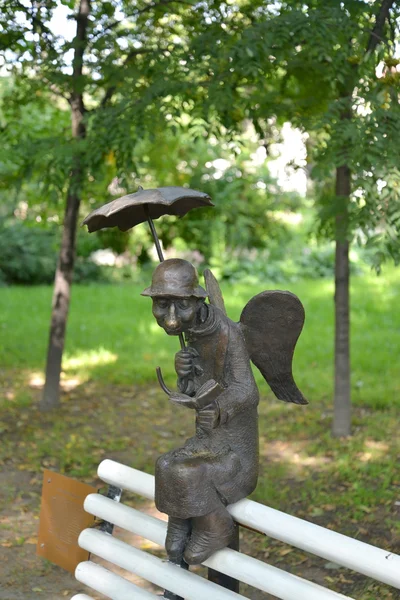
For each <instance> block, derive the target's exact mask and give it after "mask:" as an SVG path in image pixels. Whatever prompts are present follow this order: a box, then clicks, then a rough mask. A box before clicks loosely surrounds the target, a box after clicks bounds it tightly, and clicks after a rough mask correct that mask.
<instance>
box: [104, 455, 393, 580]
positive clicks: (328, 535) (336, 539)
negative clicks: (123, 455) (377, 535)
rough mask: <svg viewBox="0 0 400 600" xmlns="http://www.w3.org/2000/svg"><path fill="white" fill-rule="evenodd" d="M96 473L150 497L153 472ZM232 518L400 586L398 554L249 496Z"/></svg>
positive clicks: (109, 468) (108, 465)
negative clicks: (284, 511) (265, 504)
mask: <svg viewBox="0 0 400 600" xmlns="http://www.w3.org/2000/svg"><path fill="white" fill-rule="evenodd" d="M98 476H99V477H100V479H102V480H103V481H105V482H106V483H109V484H112V485H117V486H118V487H121V488H123V489H126V490H129V491H131V492H134V493H136V494H140V495H142V496H144V497H146V498H149V499H151V500H153V499H154V476H152V475H149V474H148V473H143V472H141V471H138V470H137V469H133V468H131V467H127V466H125V465H121V464H120V463H117V462H115V461H112V460H108V459H107V460H104V461H103V462H101V463H100V465H99V468H98ZM228 510H229V512H230V513H231V515H232V516H233V517H234V519H235V521H237V522H238V523H240V524H241V525H247V526H248V527H251V528H252V529H256V530H257V531H260V532H261V533H264V534H266V535H268V536H270V537H273V538H275V539H278V540H280V541H282V542H285V543H287V544H291V545H293V546H296V547H297V548H300V549H302V550H305V551H306V552H310V553H312V554H315V555H317V556H320V557H322V558H326V559H327V560H330V561H332V562H335V563H337V564H339V565H342V566H344V567H347V568H349V569H352V570H354V571H357V572H358V573H362V574H364V575H367V576H368V577H372V578H373V579H376V580H378V581H382V582H383V583H387V584H389V585H392V586H394V587H397V588H400V556H398V555H397V554H393V553H391V552H387V551H385V550H382V549H381V548H376V547H375V546H371V545H370V544H366V543H364V542H360V541H358V540H355V539H353V538H350V537H348V536H345V535H342V534H341V533H336V532H334V531H331V530H329V529H325V528H324V527H320V526H319V525H314V524H313V523H310V522H308V521H304V520H302V519H299V518H297V517H293V516H291V515H287V514H286V513H283V512H281V511H279V510H275V509H273V508H269V507H268V506H264V505H262V504H259V503H257V502H253V501H252V500H247V499H244V500H240V501H239V502H237V503H236V504H232V505H230V506H229V507H228Z"/></svg>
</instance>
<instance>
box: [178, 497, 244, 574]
mask: <svg viewBox="0 0 400 600" xmlns="http://www.w3.org/2000/svg"><path fill="white" fill-rule="evenodd" d="M234 534H235V524H234V522H233V519H232V517H231V515H230V514H229V513H228V511H227V510H226V508H225V507H224V506H222V505H221V508H217V509H216V510H214V511H213V512H211V513H208V515H204V516H203V517H194V518H192V535H191V537H190V540H189V542H188V544H187V545H186V549H185V553H184V555H183V556H184V559H185V561H186V562H187V563H188V564H189V565H199V564H200V563H203V562H204V561H205V560H207V558H209V557H210V556H211V555H212V554H214V552H216V551H217V550H221V549H222V548H226V546H229V544H230V543H231V542H232V541H233V539H234Z"/></svg>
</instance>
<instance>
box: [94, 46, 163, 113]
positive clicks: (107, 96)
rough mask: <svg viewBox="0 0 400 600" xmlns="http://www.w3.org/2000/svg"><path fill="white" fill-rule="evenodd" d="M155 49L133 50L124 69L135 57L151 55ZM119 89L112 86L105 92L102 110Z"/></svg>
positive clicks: (124, 62) (126, 58)
mask: <svg viewBox="0 0 400 600" xmlns="http://www.w3.org/2000/svg"><path fill="white" fill-rule="evenodd" d="M155 51H156V50H155V49H154V48H132V50H131V51H130V52H128V54H127V55H126V57H125V60H124V61H123V63H122V67H124V66H126V65H127V64H128V63H129V61H130V60H131V59H132V58H134V57H135V56H139V55H140V54H149V53H150V52H155ZM116 89H117V86H116V85H111V86H110V87H109V88H108V89H107V90H106V92H105V94H104V96H103V99H102V101H101V103H100V108H104V107H105V106H106V104H107V103H108V102H109V101H110V100H111V98H112V97H113V95H114V93H115V91H116Z"/></svg>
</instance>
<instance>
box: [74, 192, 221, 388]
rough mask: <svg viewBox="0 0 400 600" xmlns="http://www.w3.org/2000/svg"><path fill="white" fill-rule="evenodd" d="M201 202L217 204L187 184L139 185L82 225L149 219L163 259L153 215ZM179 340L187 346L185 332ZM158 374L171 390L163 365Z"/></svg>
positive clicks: (127, 225) (125, 225)
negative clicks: (169, 185) (164, 376)
mask: <svg viewBox="0 0 400 600" xmlns="http://www.w3.org/2000/svg"><path fill="white" fill-rule="evenodd" d="M200 206H214V204H213V203H212V202H211V198H210V196H209V195H208V194H205V193H204V192H198V191H197V190H191V189H189V188H184V187H160V188H155V189H150V190H144V189H143V188H142V187H139V190H138V191H137V192H135V193H134V194H127V195H126V196H122V198H117V199H116V200H112V201H111V202H108V203H107V204H104V205H103V206H100V208H96V209H95V210H93V211H92V212H91V213H90V214H89V215H88V216H87V217H86V218H85V219H84V221H83V223H82V225H87V227H88V230H89V232H90V233H92V232H93V231H98V230H99V229H104V228H106V227H118V228H119V229H120V230H121V231H128V229H131V228H132V227H135V226H136V225H138V224H139V223H143V222H144V221H147V222H148V224H149V226H150V231H151V234H152V236H153V240H154V243H155V246H156V249H157V254H158V258H159V260H160V262H163V261H164V256H163V253H162V249H161V244H160V240H159V239H158V235H157V232H156V229H155V227H154V223H153V219H158V218H159V217H161V216H162V215H176V216H179V217H183V216H184V215H186V213H188V212H189V211H190V210H191V209H192V208H198V207H200ZM179 341H180V344H181V348H182V349H184V348H185V340H184V337H183V335H182V334H180V335H179ZM157 376H158V380H159V382H160V385H161V387H162V388H163V390H164V391H165V392H166V393H170V391H169V390H168V388H167V387H166V385H165V383H164V381H163V378H162V375H161V371H160V369H159V368H157Z"/></svg>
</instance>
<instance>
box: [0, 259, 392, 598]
mask: <svg viewBox="0 0 400 600" xmlns="http://www.w3.org/2000/svg"><path fill="white" fill-rule="evenodd" d="M143 287H144V286H143ZM276 287H281V288H282V289H287V288H288V289H290V290H291V291H292V292H294V293H296V294H297V295H298V296H299V298H300V299H301V300H302V302H303V304H304V306H305V310H306V324H305V328H304V331H303V333H302V335H301V337H300V339H299V342H298V346H297V349H296V354H295V368H294V371H295V377H296V380H297V382H298V384H299V386H300V387H301V389H302V390H303V391H304V393H305V395H306V396H307V397H308V399H309V400H310V404H309V405H308V406H306V407H298V406H294V405H287V404H285V403H282V402H279V401H277V400H276V399H274V397H273V396H272V394H271V392H270V391H269V388H268V386H267V385H266V383H265V382H264V381H263V380H261V377H258V380H259V383H260V392H261V394H262V398H261V401H260V407H259V414H260V423H259V430H260V478H259V484H258V487H257V490H256V492H255V493H254V498H255V499H256V500H258V501H260V502H262V503H264V504H268V505H270V506H273V507H275V508H278V509H280V510H283V511H287V512H289V513H291V514H295V515H296V516H299V517H303V518H306V519H308V520H311V521H313V522H315V523H318V524H321V525H323V526H325V527H331V528H332V529H334V530H336V531H340V532H342V533H345V534H347V535H351V536H354V537H357V538H359V539H362V540H365V541H368V542H369V543H372V544H376V545H378V546H381V547H385V548H386V549H388V550H389V551H392V552H399V548H400V530H399V525H398V519H397V518H396V511H397V512H398V507H397V508H396V504H395V502H396V501H398V497H399V496H398V494H399V491H400V479H399V475H398V457H399V455H400V437H399V435H398V416H399V408H400V395H399V391H400V371H399V359H398V357H399V339H400V338H399V334H400V311H399V310H398V308H397V304H398V297H399V295H400V272H399V271H396V270H395V269H391V270H387V272H386V273H385V274H384V275H382V276H381V277H376V276H375V275H373V274H370V275H368V276H363V277H353V280H352V289H351V297H352V315H351V320H352V399H353V404H354V410H353V436H352V437H351V438H349V439H346V440H338V439H333V438H332V437H331V435H330V429H331V421H332V387H333V386H332V377H333V367H332V365H333V284H332V282H330V281H327V280H318V281H315V280H313V281H298V282H296V283H293V284H290V285H282V286H275V285H269V284H268V282H265V283H263V284H260V285H258V286H252V287H249V286H235V287H232V286H229V285H227V286H225V287H224V294H225V298H226V303H227V309H228V313H229V315H230V316H231V317H232V318H233V319H238V318H239V315H240V312H241V310H242V308H243V306H244V305H245V303H246V302H247V300H248V299H250V298H251V297H252V296H253V295H254V294H256V293H258V292H260V291H262V290H263V289H268V288H271V289H274V288H276ZM141 290H142V288H141V287H139V286H136V285H128V284H125V285H90V286H75V287H74V289H73V296H72V304H71V313H70V319H69V324H68V335H67V344H66V352H65V360H64V374H63V377H64V380H65V381H66V383H69V384H70V388H69V389H67V391H64V393H63V395H62V403H61V407H60V408H59V409H58V411H57V412H55V413H46V414H41V413H39V411H38V410H37V402H38V399H39V397H40V388H39V389H35V388H34V387H32V384H34V383H35V380H37V378H38V376H39V375H40V374H41V373H42V370H43V366H44V360H45V353H46V345H47V335H48V324H49V318H50V304H51V289H50V287H36V288H23V287H12V288H0V379H1V383H0V437H1V444H0V466H1V467H2V468H5V469H6V470H9V471H10V472H11V471H13V472H15V471H28V472H30V473H32V475H34V476H35V477H36V478H37V481H38V483H37V484H35V485H36V488H35V493H36V496H35V498H36V500H35V499H33V500H32V503H33V504H34V511H36V513H35V514H37V511H38V498H39V491H40V489H39V486H40V483H39V477H38V473H40V472H41V470H42V469H43V468H44V467H47V468H52V469H55V470H57V471H61V472H64V473H68V474H69V475H71V476H74V477H79V478H81V479H84V480H88V481H91V480H93V477H94V474H95V472H96V467H97V465H98V463H99V462H100V461H101V460H102V459H103V458H105V457H112V458H114V459H116V460H120V461H122V462H124V463H126V464H130V465H132V466H134V467H135V468H138V469H142V470H145V471H148V472H153V470H154V462H155V459H156V457H157V456H158V455H159V454H160V453H162V452H165V451H168V450H170V449H172V448H174V447H176V445H177V443H181V442H182V441H183V440H184V439H185V438H186V437H188V436H189V435H191V434H192V432H193V414H192V413H191V412H190V411H185V410H182V411H179V410H177V409H176V408H174V407H171V406H170V405H169V403H168V401H167V400H166V398H165V395H164V394H163V392H161V391H160V390H159V389H158V388H157V386H156V385H155V373H154V369H155V366H156V365H161V366H162V368H163V371H164V374H165V375H166V376H167V380H168V382H169V383H170V384H171V385H174V379H175V376H174V373H173V354H174V352H176V350H177V349H178V342H177V339H176V338H169V337H168V336H166V335H165V334H164V332H163V331H162V330H161V329H160V328H158V326H157V325H156V323H155V322H154V319H153V317H152V315H151V303H150V301H149V300H148V299H147V298H142V297H141V296H140V291H141ZM28 384H31V385H28ZM2 391H3V392H4V393H3V394H2ZM31 488H32V486H31V485H30V489H29V490H24V489H23V488H21V489H14V488H13V487H12V486H11V487H10V486H9V488H7V486H6V488H4V489H3V495H4V498H5V503H4V506H7V505H8V503H9V502H10V501H11V500H12V498H15V495H17V498H18V497H20V496H21V497H23V496H24V494H25V495H26V494H27V493H28V494H29V493H30V490H31ZM0 504H1V498H0ZM17 534H18V532H16V534H15V535H16V537H15V540H16V542H15V543H16V544H17V543H18V535H19V534H18V535H17ZM249 535H250V534H249ZM249 543H250V545H251V553H252V554H253V555H256V556H258V557H259V558H265V557H266V556H268V561H269V562H270V563H271V564H275V565H277V566H280V567H281V568H286V569H289V570H291V572H293V573H296V574H298V575H300V576H303V577H306V578H307V576H308V573H309V574H310V575H309V576H310V577H311V578H313V576H314V573H316V572H317V571H318V573H322V574H323V576H324V579H325V580H326V581H325V583H326V585H328V586H329V587H332V588H333V589H335V590H336V591H340V592H342V593H345V594H348V595H350V596H352V597H357V598H358V599H359V600H383V599H386V598H387V599H388V600H389V599H393V600H394V598H395V597H396V596H395V595H393V594H392V591H391V588H389V587H388V586H384V585H383V584H382V585H381V584H377V583H376V584H371V583H370V582H369V581H368V580H367V579H365V578H357V577H355V576H354V575H353V574H350V575H348V574H347V572H346V574H345V576H344V574H343V570H342V569H339V570H338V571H328V572H326V571H324V561H322V560H319V559H316V558H313V557H312V556H311V555H309V556H308V557H307V559H306V562H304V561H305V559H304V553H299V552H298V551H295V550H291V551H290V552H289V553H288V551H287V548H286V547H284V546H283V545H282V544H281V543H279V542H274V541H273V540H270V539H267V538H263V537H262V536H255V537H254V539H253V540H252V541H251V542H249ZM282 563H283V564H282ZM325 575H326V576H325ZM394 593H395V592H394Z"/></svg>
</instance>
